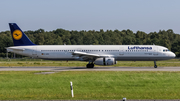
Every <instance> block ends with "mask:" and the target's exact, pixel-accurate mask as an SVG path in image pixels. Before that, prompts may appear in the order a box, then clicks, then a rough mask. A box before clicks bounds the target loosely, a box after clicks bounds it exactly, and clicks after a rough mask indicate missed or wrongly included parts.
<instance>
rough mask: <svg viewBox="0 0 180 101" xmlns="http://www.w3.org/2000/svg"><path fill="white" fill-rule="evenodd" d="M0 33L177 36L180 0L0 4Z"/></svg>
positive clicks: (5, 1)
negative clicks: (13, 25)
mask: <svg viewBox="0 0 180 101" xmlns="http://www.w3.org/2000/svg"><path fill="white" fill-rule="evenodd" d="M0 4H1V5H0V32H1V31H6V30H9V26H8V23H11V22H13V23H17V24H18V25H19V27H21V29H22V30H23V31H27V30H33V31H34V30H38V29H40V28H42V29H44V30H45V31H52V30H56V29H57V28H63V29H66V30H78V31H79V30H98V31H99V30H100V29H104V30H107V29H109V30H115V29H118V30H120V31H121V30H124V29H125V30H126V29H130V30H132V31H133V32H136V31H138V30H139V31H144V32H146V33H149V32H154V31H156V32H158V31H159V30H168V29H173V31H174V32H175V33H178V34H180V26H179V25H180V0H1V2H0Z"/></svg>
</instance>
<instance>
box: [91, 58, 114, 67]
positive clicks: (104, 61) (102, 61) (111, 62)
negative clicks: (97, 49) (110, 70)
mask: <svg viewBox="0 0 180 101" xmlns="http://www.w3.org/2000/svg"><path fill="white" fill-rule="evenodd" d="M94 64H96V65H114V64H116V61H115V59H114V58H97V59H96V60H95V61H94Z"/></svg>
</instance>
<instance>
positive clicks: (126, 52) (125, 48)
mask: <svg viewBox="0 0 180 101" xmlns="http://www.w3.org/2000/svg"><path fill="white" fill-rule="evenodd" d="M7 50H8V52H14V53H17V54H20V55H24V56H29V57H34V58H41V59H50V60H80V61H88V60H86V59H84V58H83V56H82V57H81V56H76V55H72V53H73V52H83V53H89V54H98V55H99V56H104V57H111V58H115V60H116V61H118V60H120V61H157V60H167V59H172V58H174V57H175V54H174V53H173V52H171V51H168V49H167V48H166V47H163V46H157V45H32V46H13V47H8V48H7Z"/></svg>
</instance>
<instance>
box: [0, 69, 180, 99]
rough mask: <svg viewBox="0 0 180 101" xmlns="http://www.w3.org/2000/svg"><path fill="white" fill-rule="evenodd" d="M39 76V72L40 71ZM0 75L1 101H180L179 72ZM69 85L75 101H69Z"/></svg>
mask: <svg viewBox="0 0 180 101" xmlns="http://www.w3.org/2000/svg"><path fill="white" fill-rule="evenodd" d="M39 72H40V71H39ZM35 73H37V72H35V71H33V72H32V71H0V100H59V99H70V100H77V99H78V100H91V99H96V100H99V99H101V100H104V99H106V100H107V99H109V100H110V99H122V98H123V97H126V98H127V99H180V91H179V89H180V72H162V71H154V72H153V71H147V72H140V71H139V72H138V71H126V72H125V71H117V72H115V71H63V72H58V73H54V74H46V75H44V74H35ZM70 81H72V82H73V88H74V96H75V97H74V98H71V93H70V92H71V91H70Z"/></svg>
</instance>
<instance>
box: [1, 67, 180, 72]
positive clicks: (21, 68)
mask: <svg viewBox="0 0 180 101" xmlns="http://www.w3.org/2000/svg"><path fill="white" fill-rule="evenodd" d="M0 71H57V72H58V71H180V67H158V68H153V67H95V68H86V67H0Z"/></svg>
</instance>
